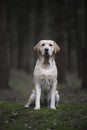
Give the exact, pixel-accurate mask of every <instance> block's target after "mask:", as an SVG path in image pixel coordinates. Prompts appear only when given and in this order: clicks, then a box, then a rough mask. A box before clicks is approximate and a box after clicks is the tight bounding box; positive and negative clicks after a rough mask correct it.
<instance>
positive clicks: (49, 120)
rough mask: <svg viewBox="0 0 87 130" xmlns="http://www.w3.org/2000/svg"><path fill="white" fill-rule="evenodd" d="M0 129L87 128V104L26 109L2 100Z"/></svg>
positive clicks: (58, 129) (76, 129) (75, 129)
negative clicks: (55, 108) (52, 108)
mask: <svg viewBox="0 0 87 130" xmlns="http://www.w3.org/2000/svg"><path fill="white" fill-rule="evenodd" d="M0 111H1V113H0V130H15V129H17V130H73V129H74V130H80V129H83V128H84V129H86V128H87V122H86V121H87V117H86V115H87V106H71V105H60V107H59V108H58V109H57V110H50V109H48V108H41V109H40V110H33V109H32V108H30V109H24V107H23V106H22V105H20V104H14V103H13V104H12V103H6V102H0Z"/></svg>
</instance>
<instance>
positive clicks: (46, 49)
mask: <svg viewBox="0 0 87 130" xmlns="http://www.w3.org/2000/svg"><path fill="white" fill-rule="evenodd" d="M34 50H35V51H36V52H37V53H38V54H41V55H42V56H52V55H53V54H55V53H57V52H58V51H59V50H60V47H59V46H58V45H57V44H56V43H55V42H54V41H52V40H41V41H39V43H37V44H36V45H35V46H34Z"/></svg>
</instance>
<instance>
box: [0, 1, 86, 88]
mask: <svg viewBox="0 0 87 130" xmlns="http://www.w3.org/2000/svg"><path fill="white" fill-rule="evenodd" d="M86 14H87V9H86V4H85V0H36V1H35V0H3V1H0V88H8V87H9V85H8V81H9V78H10V72H11V70H12V69H16V70H22V71H25V72H26V73H28V74H29V75H31V74H32V73H33V68H34V65H35V59H36V56H35V54H34V51H33V47H34V45H35V44H36V43H38V41H39V40H42V39H51V40H54V41H55V42H56V43H57V44H58V45H59V46H60V47H61V51H60V52H59V53H58V54H57V55H56V63H57V67H58V70H59V78H58V81H59V83H67V82H68V80H67V75H69V76H70V75H73V74H74V75H76V77H77V79H78V78H79V79H80V81H81V84H80V85H81V86H80V87H81V88H87V43H86V42H87V36H86V34H87V33H86V31H87V30H86V29H87V27H86V26H87V25H86V22H87V18H86Z"/></svg>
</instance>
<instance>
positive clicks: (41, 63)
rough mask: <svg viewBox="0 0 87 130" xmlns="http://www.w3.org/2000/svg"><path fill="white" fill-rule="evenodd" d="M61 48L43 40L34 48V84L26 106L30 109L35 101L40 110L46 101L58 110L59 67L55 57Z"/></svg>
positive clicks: (36, 107)
mask: <svg viewBox="0 0 87 130" xmlns="http://www.w3.org/2000/svg"><path fill="white" fill-rule="evenodd" d="M59 50H60V47H59V46H58V45H57V44H56V43H55V42H54V41H52V40H41V41H39V43H37V44H36V45H35V46H34V51H36V53H37V61H36V65H35V68H34V84H35V88H34V90H32V93H31V95H30V98H29V99H28V102H27V103H26V105H25V108H28V107H29V106H30V104H31V103H32V102H34V101H35V108H34V109H36V110H37V109H40V103H41V102H43V101H44V100H46V102H47V104H48V105H49V107H50V108H51V109H56V107H57V106H58V102H59V94H58V91H57V89H56V86H57V73H58V72H57V67H56V63H55V60H54V56H55V54H56V53H57V52H59Z"/></svg>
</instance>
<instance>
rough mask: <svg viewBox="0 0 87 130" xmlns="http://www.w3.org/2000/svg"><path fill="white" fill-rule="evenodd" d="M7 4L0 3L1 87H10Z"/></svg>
mask: <svg viewBox="0 0 87 130" xmlns="http://www.w3.org/2000/svg"><path fill="white" fill-rule="evenodd" d="M8 51H9V50H8V42H7V5H6V3H5V4H3V3H0V88H8V87H9V86H8V78H9V63H8V61H9V60H8V58H9V57H8Z"/></svg>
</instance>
